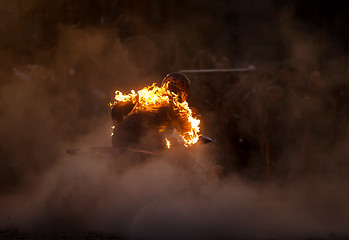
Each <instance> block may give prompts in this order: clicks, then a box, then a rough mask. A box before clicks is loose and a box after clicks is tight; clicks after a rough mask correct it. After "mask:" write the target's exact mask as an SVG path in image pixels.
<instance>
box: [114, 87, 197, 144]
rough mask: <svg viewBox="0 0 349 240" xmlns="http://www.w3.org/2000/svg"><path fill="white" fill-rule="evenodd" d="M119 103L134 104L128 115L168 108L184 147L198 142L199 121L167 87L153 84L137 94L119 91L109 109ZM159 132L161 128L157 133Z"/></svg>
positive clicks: (186, 105) (132, 91)
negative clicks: (176, 120)
mask: <svg viewBox="0 0 349 240" xmlns="http://www.w3.org/2000/svg"><path fill="white" fill-rule="evenodd" d="M119 102H124V103H126V102H133V103H134V104H135V107H134V108H133V110H132V111H131V112H130V113H129V114H132V113H134V112H138V111H149V112H156V111H157V110H158V109H159V108H160V107H165V106H170V107H171V108H172V111H173V112H174V115H175V116H176V118H178V120H179V122H180V123H179V124H177V125H178V126H176V128H177V130H178V132H179V135H180V136H181V138H182V140H183V142H184V146H186V147H188V146H190V145H192V144H195V143H196V142H197V141H198V140H199V132H200V127H199V124H200V120H199V119H197V118H196V117H194V116H193V112H192V110H191V109H190V108H189V105H188V102H187V101H184V102H180V101H179V98H178V95H177V94H175V93H173V92H171V91H170V90H169V89H168V87H167V85H165V86H163V87H158V86H156V83H153V84H152V85H151V86H147V87H144V88H143V89H141V90H139V91H138V92H137V93H136V92H135V91H134V90H131V93H129V94H127V95H124V94H123V93H122V92H120V91H115V101H114V102H113V103H110V107H113V106H114V105H115V104H118V103H119ZM161 130H163V128H161V129H160V130H159V131H161ZM167 141H168V140H167Z"/></svg>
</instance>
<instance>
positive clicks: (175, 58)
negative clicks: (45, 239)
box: [0, 1, 349, 239]
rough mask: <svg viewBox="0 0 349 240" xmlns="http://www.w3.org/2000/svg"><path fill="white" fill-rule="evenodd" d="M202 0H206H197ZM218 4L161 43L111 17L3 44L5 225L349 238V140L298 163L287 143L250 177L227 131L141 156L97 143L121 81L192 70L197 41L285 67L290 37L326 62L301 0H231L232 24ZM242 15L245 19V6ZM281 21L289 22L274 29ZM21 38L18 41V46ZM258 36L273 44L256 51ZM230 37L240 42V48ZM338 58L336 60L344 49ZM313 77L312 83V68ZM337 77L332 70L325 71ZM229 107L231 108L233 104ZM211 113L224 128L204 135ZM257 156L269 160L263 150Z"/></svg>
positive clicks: (299, 57) (299, 53)
mask: <svg viewBox="0 0 349 240" xmlns="http://www.w3.org/2000/svg"><path fill="white" fill-rule="evenodd" d="M191 4H194V5H195V4H196V5H198V6H199V5H200V6H201V3H200V2H199V3H197V1H194V3H191ZM196 5H195V6H196ZM185 6H186V7H188V8H189V6H190V4H188V5H185ZM215 6H216V7H215V8H212V11H213V12H214V14H213V15H209V14H208V11H207V10H205V9H206V8H209V7H210V3H208V2H206V3H205V4H204V5H203V7H202V8H201V9H200V8H199V9H198V10H197V11H196V12H195V14H194V15H192V16H191V15H188V16H184V14H183V18H181V19H180V20H178V22H176V23H171V24H169V26H168V28H169V29H170V30H171V31H172V32H174V33H176V34H174V35H176V36H173V35H171V34H169V35H171V36H170V37H169V36H167V37H166V38H161V39H160V40H159V39H157V40H154V38H151V37H149V36H146V37H144V36H142V37H139V36H136V34H134V37H131V38H128V39H127V41H124V39H123V37H122V36H120V35H119V34H118V33H117V32H115V31H114V30H115V29H114V30H113V29H112V28H98V27H85V28H79V27H77V26H67V25H58V26H57V41H56V42H55V43H54V44H52V45H50V46H48V47H47V46H46V47H42V48H40V47H37V48H36V47H32V45H35V44H32V42H31V41H34V42H35V41H38V40H35V36H32V38H31V37H30V36H27V38H26V39H25V41H28V42H30V43H31V44H30V46H29V47H28V48H29V50H28V49H26V50H23V51H22V50H21V48H20V47H18V48H19V49H17V48H16V46H17V43H21V44H23V45H25V44H24V43H23V42H21V40H20V37H18V36H17V35H16V36H12V38H11V37H8V38H6V39H7V40H6V41H7V42H2V46H3V47H2V48H1V51H0V52H1V56H2V58H1V60H0V61H1V63H2V64H1V65H2V66H1V70H0V75H1V77H2V78H1V79H2V80H1V90H0V113H1V114H0V124H1V126H2V128H1V129H0V136H1V137H0V157H1V158H0V159H1V160H0V164H1V168H0V209H1V215H0V229H11V228H20V229H23V230H26V231H37V232H40V231H43V232H44V231H48V232H56V231H77V232H79V231H85V232H88V231H101V232H108V233H113V234H116V235H120V236H126V238H131V239H150V238H151V239H160V238H161V239H179V238H181V239H213V238H215V239H228V238H229V239H230V238H240V239H250V238H253V239H272V238H273V239H304V238H307V237H319V238H330V239H339V238H344V237H348V225H347V223H348V221H349V208H348V207H347V202H348V198H349V194H348V193H347V191H346V187H347V184H348V177H347V162H346V160H345V157H343V156H346V155H347V150H346V149H345V146H346V143H347V142H348V141H347V139H345V140H343V141H342V142H341V143H340V144H339V145H338V148H337V152H336V154H338V155H339V156H340V157H337V158H336V159H339V160H338V161H341V162H339V163H338V165H337V167H336V165H335V164H334V165H332V164H331V163H332V162H331V161H329V160H328V155H325V154H323V153H324V151H323V149H321V147H320V146H321V145H317V144H318V143H317V142H316V144H314V146H313V148H311V149H310V150H309V151H308V155H307V158H308V159H310V160H309V161H308V164H309V165H308V166H306V167H304V166H300V165H302V163H303V162H302V160H301V159H298V157H299V156H297V155H296V154H294V153H293V152H292V148H284V149H287V151H286V150H285V152H284V153H283V155H282V156H281V158H282V160H281V159H278V161H277V162H276V163H275V165H277V167H275V168H274V169H273V170H274V171H275V172H276V171H279V172H276V173H275V172H273V174H274V173H275V177H274V178H271V179H263V180H260V179H259V180H251V179H249V178H247V177H245V176H246V175H247V176H248V174H245V175H243V174H242V175H243V176H241V175H239V174H238V173H236V172H238V171H234V170H236V169H235V168H232V169H228V170H227V169H224V167H227V168H229V167H231V165H229V164H227V165H224V164H222V162H221V159H222V158H225V159H229V161H231V162H234V163H235V162H236V161H237V160H236V158H237V157H238V156H237V154H236V153H235V152H234V149H233V148H232V147H231V146H229V147H227V148H225V147H222V145H224V144H226V143H222V139H219V140H218V141H214V143H212V144H208V145H201V146H196V147H192V148H188V149H186V148H185V149H175V150H174V151H171V150H170V151H164V152H160V153H156V154H155V155H152V156H146V159H145V160H142V159H143V158H144V156H143V155H140V154H139V153H133V152H130V153H123V154H118V153H110V152H103V151H102V152H98V151H94V150H93V149H91V147H96V146H98V147H103V146H110V145H111V144H110V140H111V139H110V126H111V124H112V121H111V119H110V112H109V108H108V104H109V102H110V101H111V100H112V98H113V91H114V90H116V89H118V90H121V91H123V92H127V91H130V89H135V90H136V89H140V88H142V87H143V86H145V85H148V84H150V83H152V82H160V80H161V78H162V77H163V76H164V74H165V73H167V72H168V71H169V70H170V69H171V71H172V70H178V69H179V68H181V67H184V68H190V67H193V66H194V65H195V61H194V60H193V59H195V58H197V56H196V55H195V54H196V51H197V50H202V49H204V50H205V51H206V50H207V49H208V50H207V51H208V52H210V53H212V52H216V51H217V52H219V53H220V54H221V53H225V52H228V51H229V54H228V53H227V57H229V58H231V57H236V58H239V59H238V60H237V59H230V63H231V64H236V66H238V64H244V63H249V64H251V63H256V64H257V65H258V64H259V65H258V66H259V67H264V66H266V65H267V67H265V69H268V70H269V69H275V67H274V66H275V65H278V64H276V63H275V62H274V61H276V60H274V59H276V58H278V57H280V56H279V55H278V52H277V51H276V50H273V51H270V50H271V49H272V46H273V45H274V44H275V45H278V44H279V41H282V42H283V43H285V44H284V45H285V46H287V47H286V50H285V49H284V51H285V52H284V55H285V56H284V57H285V59H287V60H288V61H287V62H289V63H291V64H292V65H295V66H297V67H298V66H301V68H302V70H304V69H308V70H309V71H313V70H319V69H317V68H318V67H319V66H322V65H321V64H322V63H319V62H318V59H319V58H320V57H321V56H322V54H323V51H324V50H325V48H324V46H322V45H320V43H319V44H316V42H315V44H314V34H315V35H317V34H319V33H317V32H316V31H315V32H311V33H307V29H305V30H304V31H303V30H300V26H301V23H300V22H297V21H295V20H294V12H293V10H292V8H291V9H289V8H285V9H284V10H283V11H281V12H280V13H278V12H276V11H277V10H276V7H275V6H274V4H273V2H272V1H261V3H259V4H258V5H257V6H255V7H251V6H248V5H247V4H246V3H243V1H241V2H240V1H237V2H236V4H235V5H234V6H233V7H232V8H234V9H229V8H227V9H226V10H224V14H225V15H224V16H225V17H226V18H225V20H227V22H225V23H224V24H223V22H222V21H223V20H222V19H218V18H217V16H218V15H219V14H220V13H221V12H220V11H222V10H221V9H222V6H221V5H215ZM256 9H265V11H270V12H273V13H278V14H275V15H273V14H270V15H269V18H270V19H274V18H275V19H277V20H278V23H280V26H275V25H272V26H265V24H263V23H262V22H261V21H259V19H260V18H261V17H263V15H262V16H255V19H252V20H250V19H249V18H250V17H251V14H252V15H253V12H254V11H256ZM238 13H240V14H241V16H240V18H238V19H240V21H238V20H236V19H237V17H234V14H238ZM202 16H204V17H202ZM200 17H202V18H200ZM200 19H201V20H200ZM215 20H216V21H217V22H215ZM132 21H135V22H133V24H134V25H133V26H135V29H134V31H137V32H139V33H142V31H145V28H146V26H145V25H146V24H145V23H143V22H142V21H141V19H137V18H135V19H132ZM256 22H259V24H257V25H254V23H256ZM270 22H271V20H270ZM125 24H126V23H125ZM128 24H131V23H128ZM220 24H221V26H224V29H226V30H227V31H228V30H229V29H230V27H231V25H230V24H233V27H236V28H237V29H239V31H238V32H239V33H240V34H241V37H240V38H238V39H235V38H236V37H237V36H235V35H234V31H233V30H229V31H228V32H229V34H227V35H225V34H224V33H221V32H220V31H218V28H216V27H215V26H217V25H220ZM274 24H275V23H274ZM5 25H6V24H5ZM9 26H10V25H9ZM252 26H253V28H252ZM207 27H208V28H209V29H208V30H207ZM188 28H189V29H191V30H192V31H188ZM274 28H278V30H279V29H280V30H279V31H278V32H273V31H271V30H270V29H274ZM140 29H141V30H142V31H141V30H140ZM195 29H199V30H200V31H194V30H195ZM251 29H252V30H251ZM206 30H207V31H206ZM178 36H182V37H183V38H181V37H178ZM214 36H218V37H214ZM251 36H252V37H251ZM256 36H263V37H261V38H258V37H256ZM9 39H10V40H9ZM33 39H34V40H33ZM234 39H235V40H234ZM11 40H13V41H15V42H14V43H13V45H16V46H12V44H10V45H11V48H8V47H7V46H9V42H11ZM257 40H258V41H263V42H264V43H265V45H262V46H261V45H259V47H256V48H250V46H253V45H254V44H255V45H257V43H256V42H255V41H257ZM231 41H233V42H234V41H235V43H236V46H235V45H234V46H230V45H229V44H228V43H229V42H231ZM324 41H326V42H327V41H331V38H330V37H329V38H328V39H327V37H326V38H325V40H324ZM159 42H160V44H159ZM143 43H144V44H143ZM28 45H29V44H28ZM144 45H146V47H144ZM21 46H22V45H21ZM213 46H214V47H213ZM238 46H240V47H241V49H242V50H239V47H238ZM144 51H146V54H144ZM274 51H275V52H274ZM171 54H173V55H171ZM138 55H141V56H142V57H140V58H137V56H138ZM167 55H171V57H170V58H166V59H167V60H168V61H167V62H165V61H162V60H163V59H164V58H165V57H168V56H167ZM215 57H216V56H211V58H210V59H211V60H212V59H215ZM342 57H343V56H339V59H341V58H342ZM264 60H265V61H264ZM157 64H158V66H157ZM263 64H264V65H263ZM213 65H214V64H213ZM270 65H271V66H270ZM330 65H331V66H338V64H337V61H335V60H333V61H332V62H331V64H330ZM258 66H257V67H258ZM238 67H240V66H238ZM328 68H330V67H328ZM340 68H341V67H337V68H336V69H332V70H333V71H335V70H337V69H340ZM304 75H306V77H305V78H307V80H305V81H308V75H310V74H308V75H307V74H306V73H304ZM315 75H316V74H315ZM327 76H333V75H331V74H330V73H329V72H326V74H325V77H327ZM272 80H274V79H272ZM327 81H329V82H331V81H332V79H328V80H327ZM333 81H334V80H333ZM200 83H201V82H200V81H199V80H197V81H195V80H194V81H193V84H198V85H200ZM213 85H214V86H216V85H219V84H218V83H217V84H216V85H215V84H213ZM193 89H195V87H193ZM224 90H227V89H226V88H225V89H224ZM193 94H195V93H193ZM219 94H220V91H218V90H217V94H216V95H219ZM252 103H255V102H252ZM252 105H253V104H252ZM299 105H302V106H303V104H299V102H296V101H295V102H292V106H293V107H297V106H299ZM314 106H315V107H314ZM317 106H320V107H322V106H323V105H322V103H317V102H316V101H314V102H312V103H311V104H309V106H308V105H307V106H305V107H308V108H307V110H309V109H314V108H315V109H317V108H318V107H317ZM251 109H253V108H251ZM292 109H293V108H292ZM215 111H218V110H217V109H215ZM219 111H223V108H219ZM227 112H229V113H230V112H232V114H233V110H231V109H230V110H228V111H227ZM234 113H235V112H234ZM311 113H313V112H312V111H310V115H311ZM209 114H211V115H214V117H212V116H211V115H209ZM255 115H257V114H255ZM255 115H253V116H255ZM207 116H209V117H212V118H213V119H214V120H212V119H211V120H209V121H208V122H210V121H212V122H214V123H215V125H209V124H206V125H205V126H206V127H207V128H206V129H203V132H204V134H205V132H210V133H212V134H213V135H214V134H215V133H216V128H217V126H216V125H219V124H220V122H219V121H218V120H217V118H220V116H219V117H216V116H217V112H214V114H213V113H212V112H210V113H207V115H204V116H203V118H204V117H207ZM312 116H315V115H312ZM316 116H318V115H316ZM209 117H208V118H209ZM247 119H248V120H247ZM244 120H246V122H245V123H244V124H245V125H246V126H248V125H249V124H250V125H253V124H254V122H253V119H251V118H250V115H249V116H248V118H246V119H244ZM272 127H275V126H272ZM343 127H346V125H343ZM281 133H282V131H281ZM225 134H227V135H228V134H229V133H228V132H226V133H225ZM223 139H224V141H225V140H226V139H225V138H223ZM214 140H216V139H214ZM75 148H79V149H80V150H77V154H75V155H69V154H67V152H66V150H67V149H75ZM319 155H320V156H319ZM139 159H141V160H139ZM319 159H321V162H319V161H318V160H319ZM253 160H255V161H256V162H257V165H258V166H260V165H263V161H264V160H263V159H262V157H260V156H259V155H258V156H253ZM230 164H231V163H230ZM280 165H282V166H280ZM286 168H288V169H287V170H285V169H286ZM253 171H254V170H251V172H253ZM285 172H287V173H285ZM304 172H306V174H304ZM284 173H285V174H284ZM252 175H253V174H252ZM260 175H261V174H260ZM280 176H281V177H280ZM285 176H286V177H285ZM279 177H280V178H279Z"/></svg>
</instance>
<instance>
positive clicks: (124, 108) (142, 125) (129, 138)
mask: <svg viewBox="0 0 349 240" xmlns="http://www.w3.org/2000/svg"><path fill="white" fill-rule="evenodd" d="M189 92H190V81H189V79H188V77H187V76H186V75H184V74H182V73H178V72H174V73H170V74H168V75H167V76H166V77H165V78H164V79H163V81H162V83H161V86H160V87H159V86H157V85H156V84H155V83H153V84H152V85H151V86H148V87H145V88H143V89H141V90H139V91H138V92H135V91H133V90H132V91H131V93H129V94H128V95H124V94H122V93H121V92H119V91H116V92H115V101H114V102H113V103H111V104H110V106H111V116H112V119H113V121H114V127H113V133H112V145H113V147H117V148H128V147H130V148H136V149H143V150H150V151H153V150H160V149H164V148H165V147H166V146H167V147H168V148H169V147H170V145H171V144H172V143H174V142H173V139H174V136H175V134H174V133H177V135H178V138H177V139H179V142H181V143H182V144H183V145H184V146H190V145H192V144H195V143H196V142H197V141H198V140H199V137H200V136H199V131H200V128H199V124H200V120H199V119H197V118H196V116H195V114H194V113H193V112H192V110H191V109H190V108H189V106H188V103H187V101H186V100H187V97H188V95H189ZM205 140H206V141H207V139H206V138H205V139H204V141H205ZM176 142H178V141H176Z"/></svg>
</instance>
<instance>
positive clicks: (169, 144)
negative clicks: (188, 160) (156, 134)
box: [165, 138, 171, 148]
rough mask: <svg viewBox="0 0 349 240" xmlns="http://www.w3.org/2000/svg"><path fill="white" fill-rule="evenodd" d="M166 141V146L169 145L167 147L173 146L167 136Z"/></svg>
mask: <svg viewBox="0 0 349 240" xmlns="http://www.w3.org/2000/svg"><path fill="white" fill-rule="evenodd" d="M165 141H166V147H167V148H171V142H170V140H168V139H167V138H165Z"/></svg>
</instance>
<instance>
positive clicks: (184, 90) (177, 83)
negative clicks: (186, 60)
mask: <svg viewBox="0 0 349 240" xmlns="http://www.w3.org/2000/svg"><path fill="white" fill-rule="evenodd" d="M161 87H167V88H168V89H169V90H170V91H171V92H173V93H175V94H177V95H178V97H179V100H180V101H182V102H184V101H185V100H186V99H187V97H188V95H189V93H190V81H189V78H188V77H187V76H186V75H184V74H183V73H180V72H173V73H169V74H167V75H166V77H165V78H164V79H163V80H162V83H161Z"/></svg>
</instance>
